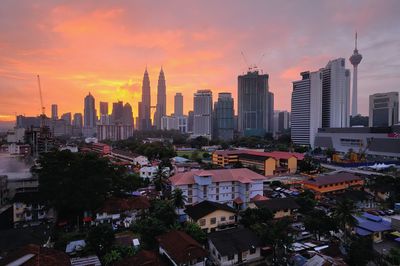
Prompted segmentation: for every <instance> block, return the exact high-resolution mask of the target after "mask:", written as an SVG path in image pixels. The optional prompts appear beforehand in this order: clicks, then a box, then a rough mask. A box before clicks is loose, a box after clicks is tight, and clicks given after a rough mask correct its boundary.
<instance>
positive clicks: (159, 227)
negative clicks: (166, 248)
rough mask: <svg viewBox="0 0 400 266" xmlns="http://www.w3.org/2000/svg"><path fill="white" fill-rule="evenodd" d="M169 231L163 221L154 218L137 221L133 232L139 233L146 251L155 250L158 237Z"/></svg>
mask: <svg viewBox="0 0 400 266" xmlns="http://www.w3.org/2000/svg"><path fill="white" fill-rule="evenodd" d="M167 229H168V228H167V227H166V226H165V224H164V223H163V222H162V221H161V220H159V219H157V218H155V217H153V216H150V217H146V218H144V219H141V220H139V221H136V223H135V224H134V225H133V230H135V231H137V232H139V234H140V240H141V242H142V243H141V245H142V246H143V247H144V248H145V249H152V248H154V247H155V246H156V244H157V242H156V236H159V235H161V234H163V233H165V232H167Z"/></svg>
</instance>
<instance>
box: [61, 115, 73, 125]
mask: <svg viewBox="0 0 400 266" xmlns="http://www.w3.org/2000/svg"><path fill="white" fill-rule="evenodd" d="M61 119H62V120H64V121H65V122H66V123H67V125H71V122H72V121H71V120H72V115H71V113H65V114H63V115H62V116H61Z"/></svg>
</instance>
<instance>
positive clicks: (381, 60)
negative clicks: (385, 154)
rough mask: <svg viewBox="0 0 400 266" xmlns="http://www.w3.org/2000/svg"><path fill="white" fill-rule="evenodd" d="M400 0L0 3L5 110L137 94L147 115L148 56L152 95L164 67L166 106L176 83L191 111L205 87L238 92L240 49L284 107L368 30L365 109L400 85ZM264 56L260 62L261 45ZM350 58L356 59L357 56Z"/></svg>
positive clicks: (362, 75) (10, 115)
mask: <svg viewBox="0 0 400 266" xmlns="http://www.w3.org/2000/svg"><path fill="white" fill-rule="evenodd" d="M399 14H400V1H398V0H393V1H386V0H376V1H367V0H362V1H317V0H315V1H312V0H309V1H308V0H304V1H289V0H287V1H282V0H279V1H267V0H262V1H232V0H224V1H215V0H213V1H205V0H201V1H187V0H186V1H185V0H181V1H161V0H160V1H149V0H146V1H99V0H96V1H47V0H41V1H15V0H9V1H8V0H6V1H1V6H0V120H2V121H9V120H14V117H15V114H26V115H36V114H39V113H40V100H39V94H38V87H37V81H36V75H37V74H40V76H41V81H42V89H43V98H44V103H45V106H46V111H47V114H48V115H49V114H50V105H51V104H52V103H57V104H58V106H59V115H60V114H62V113H64V112H68V111H71V112H73V113H74V112H83V98H84V97H85V95H87V94H88V92H91V93H92V94H93V95H94V97H95V99H96V108H97V109H99V108H98V103H99V101H108V102H110V104H111V102H113V101H117V100H122V101H124V102H129V103H130V104H131V105H132V107H133V112H134V115H135V116H136V115H137V103H138V100H139V98H140V91H141V82H142V77H143V72H144V69H145V67H146V65H147V66H148V70H149V74H150V81H151V89H152V102H153V103H154V104H155V100H156V90H157V78H158V73H159V70H160V67H161V66H163V68H164V71H165V75H166V81H167V103H168V105H167V113H171V112H172V111H173V97H174V95H175V93H176V92H182V93H183V95H184V103H185V106H184V107H185V112H187V111H188V110H190V109H191V108H192V105H193V93H194V92H195V91H196V90H197V89H211V90H212V91H213V93H214V100H216V98H217V93H218V92H223V91H227V92H232V93H233V96H234V97H235V101H236V94H237V76H238V74H241V73H243V72H244V71H246V68H247V66H246V63H245V61H244V60H243V58H242V56H241V51H243V52H244V54H245V56H246V57H247V61H248V63H249V64H259V65H258V66H259V67H260V68H261V69H263V70H264V72H265V73H268V74H269V75H270V80H269V85H270V90H271V91H272V92H273V93H274V94H275V109H279V110H290V95H291V91H292V83H291V82H292V81H294V80H297V79H299V77H300V75H299V73H300V72H301V71H305V70H317V69H319V68H321V67H324V66H325V65H326V63H327V62H328V60H329V59H334V58H337V57H345V58H346V59H348V58H349V56H350V55H351V54H352V52H353V49H354V32H355V31H356V30H357V31H358V33H359V51H360V53H361V54H362V55H363V57H364V58H363V61H362V62H361V64H360V66H359V83H358V84H359V85H358V86H359V87H358V88H359V111H360V112H361V113H362V114H367V112H368V96H369V95H370V94H372V93H375V92H387V91H399V90H400V15H399ZM263 54H265V56H264V57H263V58H262V60H260V58H261V57H262V55H263ZM346 64H347V65H348V67H349V68H350V67H351V65H350V63H349V62H348V61H346Z"/></svg>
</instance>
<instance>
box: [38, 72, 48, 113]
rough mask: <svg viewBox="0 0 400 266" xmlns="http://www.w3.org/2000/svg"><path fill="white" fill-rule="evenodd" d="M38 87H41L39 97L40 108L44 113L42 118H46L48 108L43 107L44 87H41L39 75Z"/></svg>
mask: <svg viewBox="0 0 400 266" xmlns="http://www.w3.org/2000/svg"><path fill="white" fill-rule="evenodd" d="M37 81H38V87H39V95H40V107H41V111H42V116H43V117H45V116H46V108H45V107H44V105H43V97H42V86H41V85H40V76H39V75H37Z"/></svg>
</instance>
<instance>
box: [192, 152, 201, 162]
mask: <svg viewBox="0 0 400 266" xmlns="http://www.w3.org/2000/svg"><path fill="white" fill-rule="evenodd" d="M190 159H192V160H193V161H198V160H199V159H200V156H199V152H198V151H194V152H192V155H191V156H190Z"/></svg>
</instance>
